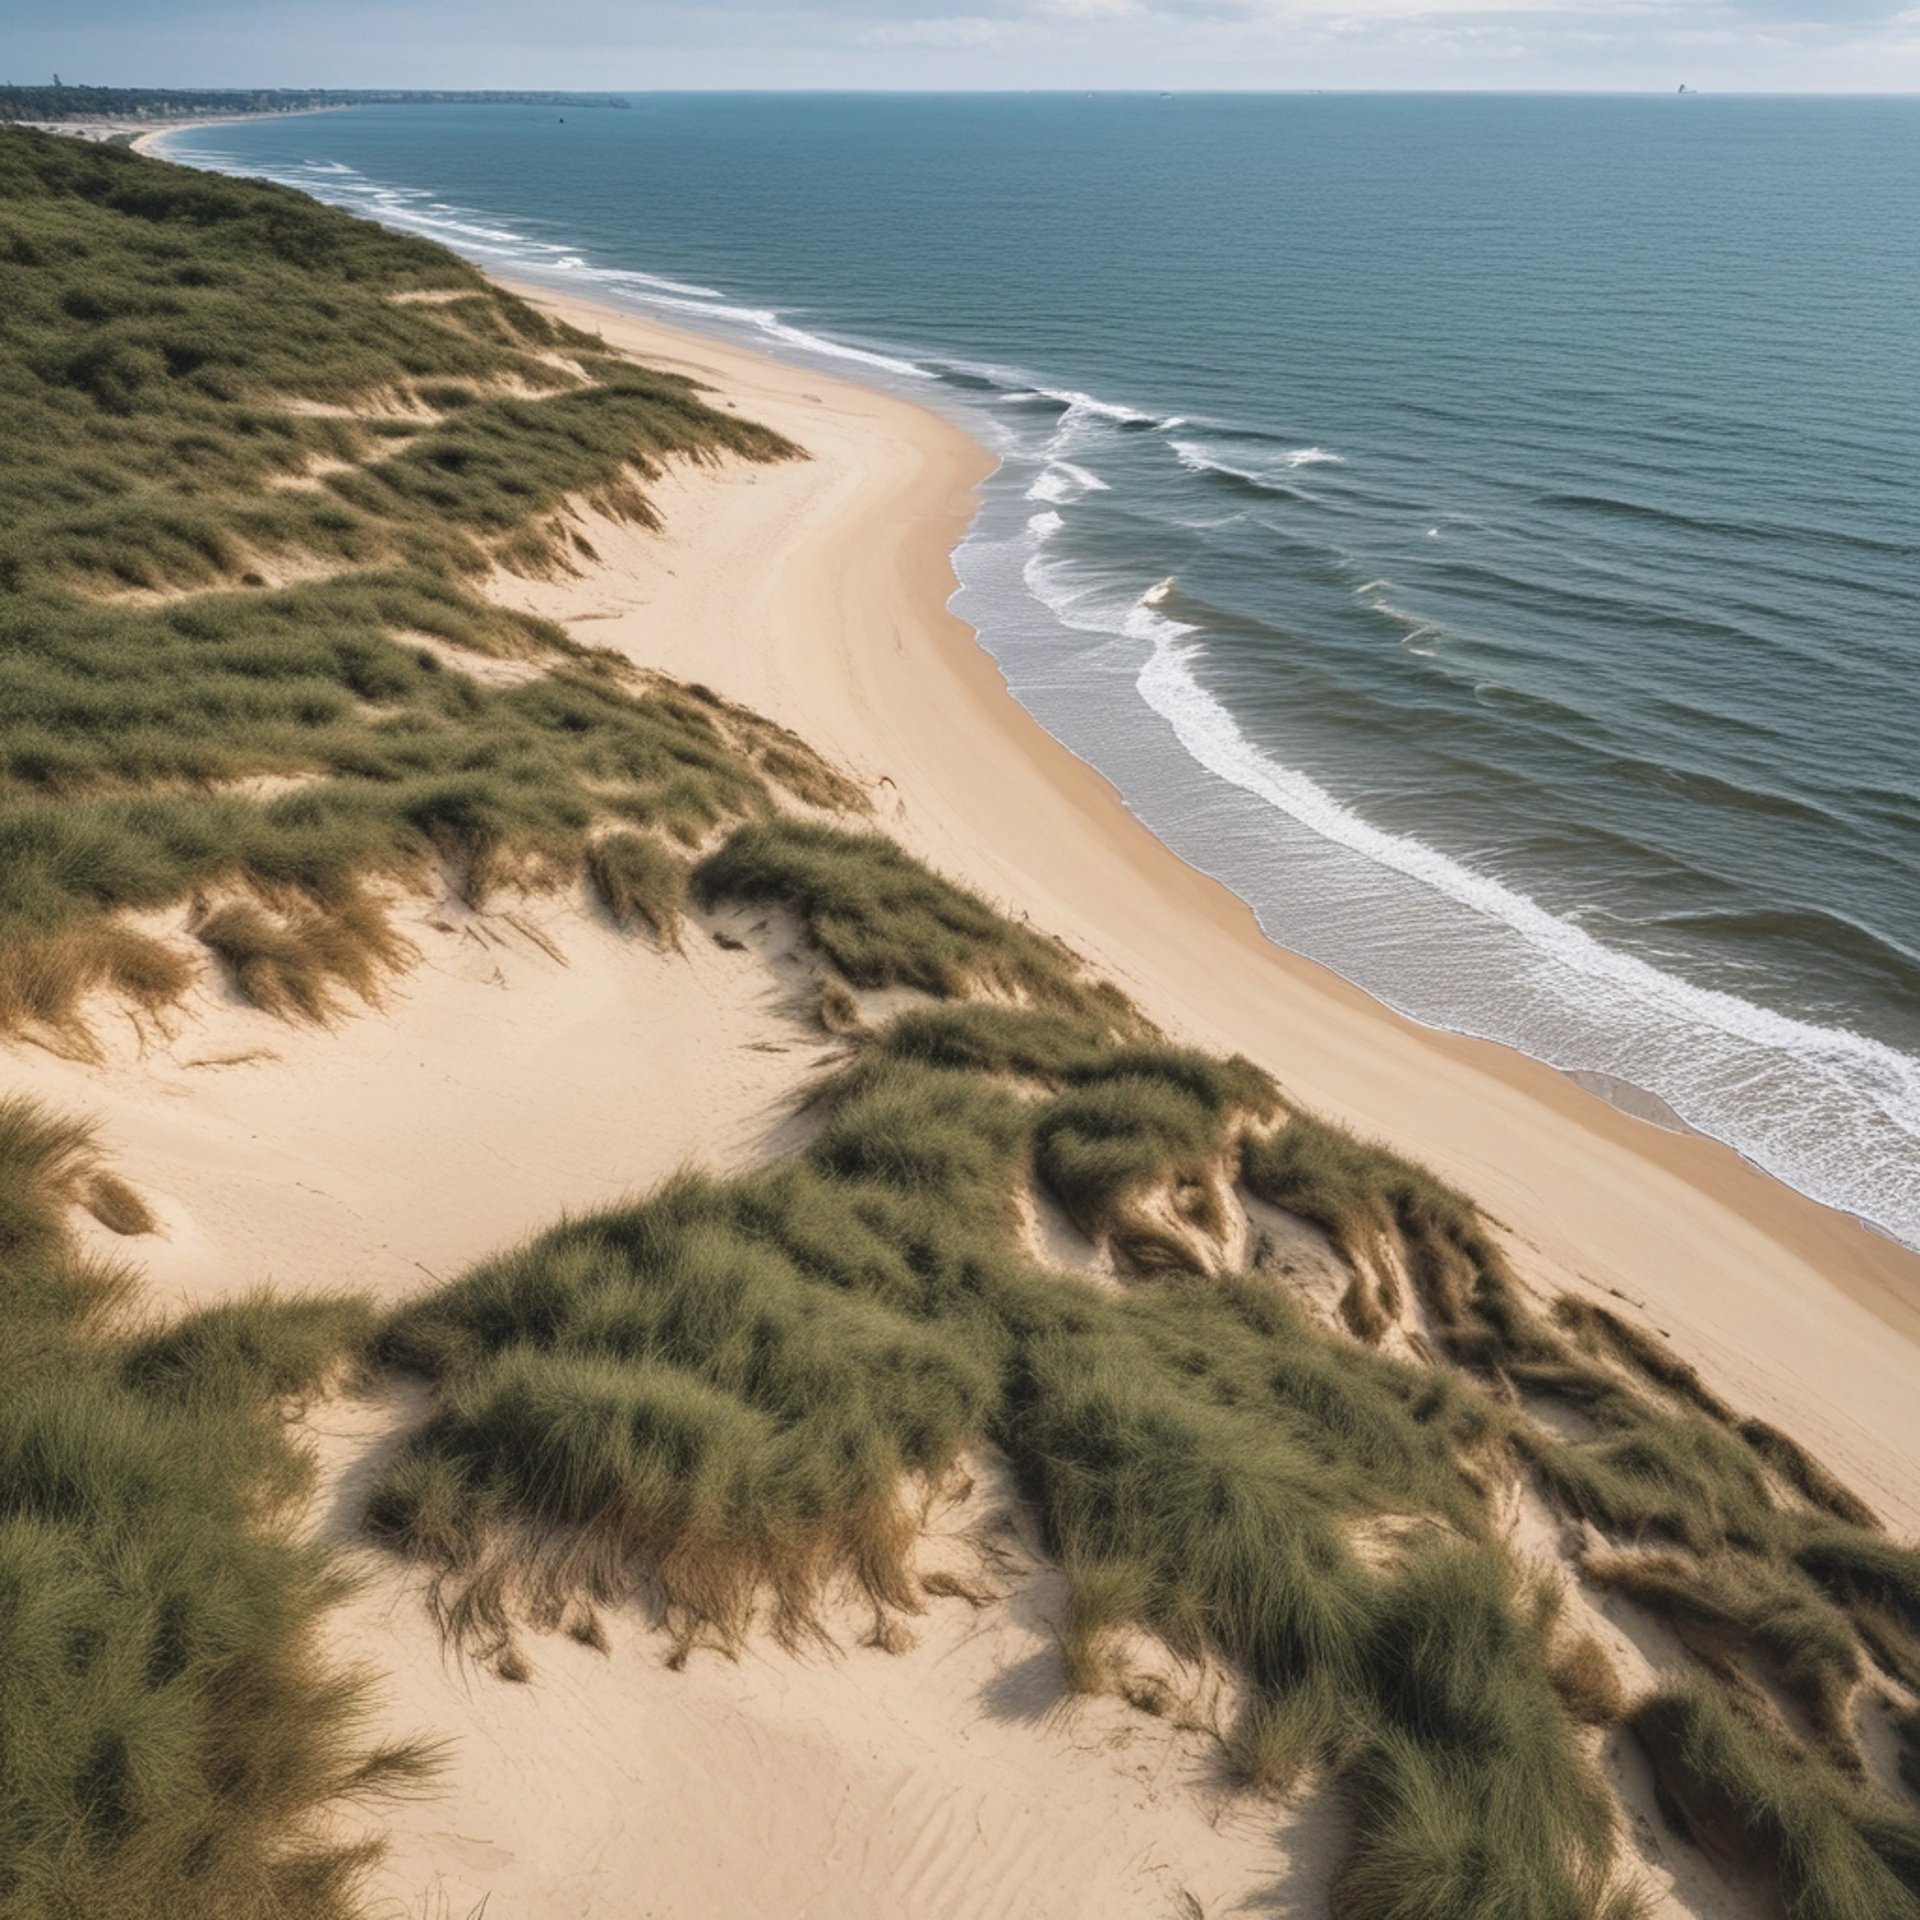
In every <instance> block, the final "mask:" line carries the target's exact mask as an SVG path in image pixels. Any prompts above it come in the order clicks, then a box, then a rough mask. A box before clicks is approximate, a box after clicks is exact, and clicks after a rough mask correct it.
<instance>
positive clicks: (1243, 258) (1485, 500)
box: [167, 95, 1920, 1244]
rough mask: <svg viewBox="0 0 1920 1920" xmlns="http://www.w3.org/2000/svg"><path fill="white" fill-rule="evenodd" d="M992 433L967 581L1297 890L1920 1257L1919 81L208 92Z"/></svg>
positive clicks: (975, 606)
mask: <svg viewBox="0 0 1920 1920" xmlns="http://www.w3.org/2000/svg"><path fill="white" fill-rule="evenodd" d="M167 150H168V151H169V152H170V153H171V154H172V155H173V156H174V157H175V158H179V159H183V160H189V161H193V162H196V163H200V164H206V165H211V166H217V167H222V168H225V169H228V170H232V171H240V172H252V173H258V174H263V175H267V176H270V177H272V178H275V179H279V180H283V181H287V182H290V183H292V184H294V185H297V186H300V187H303V188H305V189H307V190H308V191H310V192H313V193H316V194H319V195H320V196H321V197H323V198H325V199H329V200H334V201H337V202H339V203H340V204H342V205H344V206H347V207H351V208H353V209H354V210H356V211H358V212H362V213H367V214H371V215H373V216H375V217H376V218H379V219H383V220H386V221H389V222H391V223H393V224H395V225H399V226H403V227H408V228H412V229H415V230H417V231H420V232H423V233H428V234H431V235H433V236H434V237H436V238H438V239H441V240H444V241H446V242H447V243H449V244H450V245H452V246H454V247H456V248H458V249H460V250H461V251H463V252H465V253H467V254H469V255H470V256H471V257H473V258H474V259H476V260H477V261H479V262H480V263H481V264H483V265H485V266H489V267H493V268H497V269H504V270H509V271H513V272H517V273H519V274H521V275H524V276H529V277H536V278H543V279H547V280H551V281H554V282H556V283H561V284H565V285H568V286H571V287H573V288H574V289H576V290H578V291H581V292H587V293H592V294H595V295H598V296H599V297H602V298H604V299H608V300H612V301H616V302H625V303H630V304H632V305H635V306H638V307H642V308H645V309H648V310H650V311H654V312H657V313H660V314H661V315H662V316H663V317H667V318H672V319H676V320H679V321H682V322H684V323H686V324H690V325H695V326H700V327H705V328H708V329H711V330H715V331H720V332H730V333H734V334H737V335H744V336H747V337H750V338H752V339H753V340H755V341H757V342H758V343H760V344H762V345H764V346H766V347H767V348H769V349H770V350H772V351H775V352H779V353H782V354H786V355H790V356H794V357H798V358H801V359H818V360H820V361H821V362H822V363H823V364H827V365H831V366H833V367H836V368H838V369H839V370H840V371H842V372H845V373H847V374H850V375H853V376H855V377H861V378H866V379H869V380H874V381H878V382H881V383H884V384H887V385H891V386H894V387H897V388H899V389H900V390H902V391H905V392H908V393H910V394H911V395H912V396H913V397H915V398H917V399H920V400H922V401H924V402H926V403H927V404H930V405H933V406H936V407H940V408H942V409H944V410H947V411H949V412H951V413H952V414H954V415H955V416H956V417H957V418H959V419H960V420H961V421H962V423H963V424H965V425H966V426H967V427H968V428H969V429H970V430H971V431H973V432H974V433H975V434H977V435H978V436H979V437H980V438H982V439H983V440H984V441H986V442H987V444H988V445H989V446H991V447H992V448H993V449H994V450H995V451H996V452H997V453H998V454H999V455H1000V458H1001V466H1000V469H999V472H998V473H997V474H996V476H995V477H994V479H993V480H992V481H991V482H990V483H989V485H988V487H987V489H986V493H985V498H984V503H983V506H982V509H981V512H980V516H979V519H978V521H977V523H976V525H975V527H974V529H973V532H972V534H971V536H970V537H969V539H968V541H967V542H966V544H965V546H964V547H963V548H962V549H961V551H960V554H959V555H958V566H959V571H960V576H961V580H962V583H963V584H962V591H961V594H960V597H959V600H958V602H957V605H958V607H959V610H960V611H961V612H962V613H963V614H965V615H966V616H967V618H969V619H970V620H971V621H973V622H974V624H975V625H976V626H977V627H978V629H979V631H980V635H981V639H982V641H983V643H984V644H985V645H986V646H987V647H988V648H989V649H990V650H991V651H992V652H993V654H994V655H995V656H996V658H997V659H998V660H999V661H1000V663H1001V665H1002V666H1003V668H1004V669H1005V671H1006V673H1007V676H1008V678H1009V681H1010V682H1011V684H1012V686H1013V688H1014V690H1015V692H1016V693H1017V694H1018V696H1019V697H1020V698H1021V700H1023V701H1024V702H1025V703H1026V704H1027V705H1028V706H1029V707H1030V708H1031V709H1032V710H1033V711H1034V713H1035V714H1037V715H1038V717H1039V718H1040V719H1041V720H1042V721H1043V722H1044V723H1045V724H1046V725H1047V726H1048V727H1049V728H1050V729H1052V730H1053V731H1054V732H1055V733H1056V734H1057V735H1058V736H1059V737H1060V738H1062V739H1063V740H1065V741H1066V742H1067V744H1068V745H1070V746H1071V747H1072V748H1074V750H1075V751H1076V752H1078V753H1080V754H1081V755H1083V756H1084V757H1085V758H1086V759H1088V760H1090V761H1092V762H1093V763H1094V764H1096V765H1097V766H1099V767H1100V768H1102V769H1103V770H1104V771H1105V772H1107V773H1108V774H1109V775H1110V776H1111V777H1112V778H1113V779H1114V780H1115V781H1116V782H1117V783H1118V785H1119V786H1120V789H1121V791H1122V792H1123V793H1124V794H1125V795H1126V797H1127V800H1128V803H1129V804H1130V805H1131V806H1132V807H1133V808H1134V810H1135V811H1136V812H1137V813H1138V814H1139V815H1140V817H1141V818H1142V819H1143V820H1145V821H1146V822H1147V823H1148V824H1149V825H1150V826H1151V827H1152V828H1153V829H1154V830H1155V831H1156V832H1157V833H1159V834H1160V835H1161V837H1162V838H1163V839H1165V840H1166V841H1168V842H1169V843H1170V844H1171V845H1172V846H1173V847H1174V848H1176V849H1177V850H1178V851H1179V852H1180V853H1181V854H1183V855H1184V856H1185V857H1186V858H1188V859H1189V860H1191V861H1193V862H1194V863H1195V864H1196V865H1198V866H1200V867H1203V868H1205V869H1207V870H1208V871H1210V872H1212V873H1215V874H1217V875H1218V876H1219V877H1220V878H1221V879H1223V880H1224V881H1226V882H1227V884H1229V885H1230V886H1232V887H1233V888H1235V889H1236V890H1237V891H1238V892H1239V893H1240V894H1242V895H1243V896H1244V897H1245V898H1246V899H1247V900H1248V901H1250V902H1251V903H1252V905H1253V906H1254V907H1255V909H1256V910H1257V912H1258V913H1259V916H1260V919H1261V922H1262V924H1263V925H1264V926H1265V928H1266V929H1267V931H1268V933H1269V934H1270V935H1271V936H1272V937H1273V938H1274V939H1275V940H1277V941H1279V942H1281V943H1282V944H1284V945H1286V946H1288V947H1291V948H1294V949H1296V950H1297V951H1299V952H1302V953H1305V954H1308V955H1311V956H1312V957H1314V958H1316V959H1318V960H1321V961H1323V962H1325V963H1326V964H1327V965H1329V966H1331V967H1333V968H1336V969H1337V970H1338V971H1339V972H1341V973H1342V974H1344V975H1346V976H1347V977H1349V978H1350V979H1352V980H1354V981H1356V982H1357V983H1358V984H1359V985H1361V986H1362V987H1365V988H1366V989H1368V990H1369V991H1371V992H1372V993H1374V994H1376V995H1378V996H1379V997H1380V998H1382V999H1384V1000H1386V1001H1388V1002H1390V1003H1391V1004H1393V1005H1394V1006H1396V1007H1398V1008H1400V1009H1402V1010H1403V1011H1405V1012H1407V1013H1409V1014H1412V1015H1414V1016H1415V1017H1417V1018H1419V1019H1422V1020H1425V1021H1428V1022H1430V1023H1433V1024H1435V1025H1440V1026H1445V1027H1449V1028H1454V1029H1458V1030H1461V1031H1466V1032H1472V1033H1477V1034H1482V1035H1486V1036H1489V1037H1492V1038H1494V1039H1498V1040H1503V1041H1507V1042H1509V1043H1511V1044H1513V1045H1516V1046H1519V1047H1521V1048H1524V1049H1525V1050H1526V1051H1528V1052H1529V1053H1532V1054H1535V1055H1537V1056H1539V1057H1541V1058H1543V1059H1546V1060H1550V1061H1552V1062H1554V1063H1556V1064H1557V1065H1560V1066H1563V1067H1567V1068H1570V1069H1582V1070H1586V1071H1589V1072H1594V1073H1603V1074H1609V1075H1615V1076H1618V1077H1620V1078H1622V1079H1625V1080H1628V1081H1631V1082H1633V1083H1635V1084H1636V1085H1638V1086H1640V1087H1643V1088H1646V1089H1648V1090H1649V1091H1651V1092H1653V1093H1655V1094H1657V1095H1659V1096H1660V1097H1661V1098H1662V1099H1664V1100H1665V1101H1667V1102H1668V1103H1669V1104H1670V1105H1671V1106H1672V1107H1673V1108H1674V1109H1675V1110H1676V1111H1677V1112H1679V1113H1680V1114H1681V1115H1682V1116H1683V1117H1684V1118H1685V1119H1686V1120H1687V1121H1689V1122H1690V1123H1691V1124H1693V1125H1694V1126H1696V1127H1699V1128H1702V1129H1704V1130H1705V1131H1707V1132H1710V1133H1712V1134H1714V1135H1716V1136H1718V1137H1720V1138H1722V1139H1725V1140H1727V1141H1729V1142H1731V1143H1732V1144H1733V1145H1735V1146H1737V1147H1738V1148H1739V1149H1740V1150H1741V1151H1743V1152H1744V1153H1746V1154H1747V1155H1749V1156H1750V1157H1751V1158H1752V1159H1754V1160H1756V1161H1758V1162H1759V1163H1761V1164H1762V1165H1764V1166H1766V1167H1768V1168H1770V1169H1771V1170H1772V1171H1774V1172H1775V1173H1777V1174H1779V1175H1781V1176H1782V1177H1783V1178H1785V1179H1787V1180H1789V1181H1791V1182H1792V1183H1794V1184H1795V1185H1797V1186H1799V1187H1801V1188H1802V1189H1804V1190H1805V1191H1807V1192H1809V1193H1812V1194H1814V1195H1816V1196H1818V1197H1819V1198H1821V1199H1823V1200H1826V1201H1828V1202H1830V1203H1832V1204H1834V1205H1836V1206H1841V1207H1845V1208H1849V1209H1851V1210H1853V1211H1854V1212H1856V1213H1859V1214H1860V1215H1862V1216H1864V1217H1865V1218H1867V1219H1869V1220H1871V1221H1873V1222H1874V1223H1876V1224H1877V1225H1879V1226H1881V1227H1882V1228H1884V1229H1885V1230H1887V1231H1889V1232H1891V1233H1893V1234H1895V1235H1897V1236H1899V1237H1901V1238H1903V1239H1905V1240H1908V1241H1910V1242H1914V1243H1917V1244H1920V366H1917V365H1916V361H1917V360H1920V352H1917V350H1920V317H1917V316H1920V101H1902V100H1853V101H1846V100H1762V99H1725V100H1721V99H1715V98H1710V97H1709V98H1699V97H1688V98H1672V99H1627V98H1546V97H1537V98H1529V97H1425V98H1422V97H1406V96H1401V97H1385V96H1382V97H1364V96H1358V97H1357V96H1326V97H1319V96H1300V97H1258V98H1256V97H1246V98H1233V97H1217V96H1216V97H1205V96H1188V97H1180V98H1156V97H1150V96H1101V97H1091V96H1090V97H1085V98H1080V97H1068V96H1058V95H1054V96H953V97H934V98H926V97H873V96H866V97H841V98H836V97H828V96H817V95H816V96H790V97H782V96H764V95H763V96H711V95H709V96H667V97H653V98H649V97H646V96H636V97H635V98H634V102H633V105H632V107H631V109H630V110H628V111H609V110H600V111H593V110H586V109H580V110H575V111H572V112H569V113H567V114H566V115H565V116H564V118H563V117H562V116H561V115H560V114H558V113H556V112H554V111H550V110H541V109H514V108H455V107H429V108H382V109H364V110H355V111H351V112H343V113H333V114H327V115H321V116H314V117H310V118H300V119H286V120H266V121H255V122H247V123H240V124H235V125H231V126H224V127H219V128H208V129H200V130H196V131H193V132H190V133H185V134H181V135H176V136H173V137H171V139H170V141H169V143H168V147H167Z"/></svg>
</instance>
